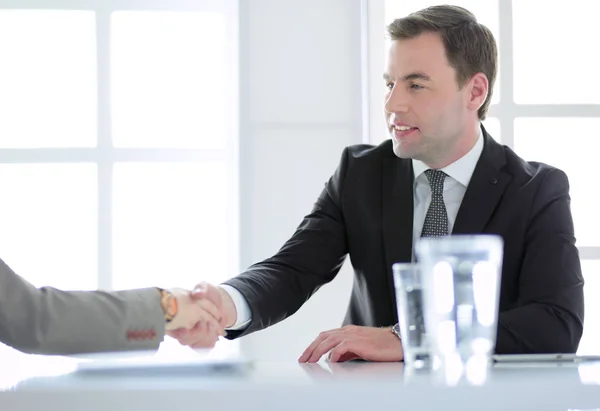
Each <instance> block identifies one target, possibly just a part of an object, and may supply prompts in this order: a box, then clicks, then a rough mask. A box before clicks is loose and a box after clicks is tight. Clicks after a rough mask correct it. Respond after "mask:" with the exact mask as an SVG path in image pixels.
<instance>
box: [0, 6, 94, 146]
mask: <svg viewBox="0 0 600 411" xmlns="http://www.w3.org/2000/svg"><path fill="white" fill-rule="evenodd" d="M95 36H96V28H95V20H94V13H93V12H88V11H51V10H0V59H1V61H2V63H1V64H0V90H2V92H1V93H0V136H2V138H1V139H0V146H1V147H4V148H37V147H91V146H94V145H95V144H96V94H97V93H96V38H95Z"/></svg>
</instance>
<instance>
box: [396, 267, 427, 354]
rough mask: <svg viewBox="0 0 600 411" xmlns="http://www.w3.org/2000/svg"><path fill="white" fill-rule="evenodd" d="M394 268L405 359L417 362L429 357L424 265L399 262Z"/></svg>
mask: <svg viewBox="0 0 600 411" xmlns="http://www.w3.org/2000/svg"><path fill="white" fill-rule="evenodd" d="M392 271H393V273H394V286H395V289H396V307H397V310H398V321H399V323H400V337H401V339H402V350H403V351H404V362H405V363H408V364H413V365H414V364H417V362H419V361H426V360H428V358H429V348H428V344H427V333H426V332H425V318H424V314H423V283H422V278H421V267H420V266H419V265H418V264H415V263H396V264H394V265H393V266H392Z"/></svg>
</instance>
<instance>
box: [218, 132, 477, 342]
mask: <svg viewBox="0 0 600 411" xmlns="http://www.w3.org/2000/svg"><path fill="white" fill-rule="evenodd" d="M482 152H483V136H482V133H481V131H479V137H478V138H477V142H476V143H475V145H474V146H473V148H472V149H471V150H470V151H469V152H468V153H467V154H465V155H464V156H463V157H461V158H459V159H458V160H456V161H455V162H454V163H452V164H450V165H448V166H446V167H444V168H442V169H441V170H440V171H443V172H444V173H446V175H447V177H446V179H445V180H444V203H445V204H446V212H447V213H448V232H449V233H452V229H453V228H454V222H455V221H456V215H457V214H458V209H459V208H460V204H461V203H462V200H463V197H464V196H465V192H466V191H467V186H468V185H469V181H471V177H472V176H473V171H475V166H476V165H477V162H478V161H479V157H480V156H481V153H482ZM412 165H413V172H414V175H415V182H414V186H413V200H414V215H413V252H414V245H415V244H417V241H418V240H419V238H421V231H422V230H423V224H424V222H425V214H427V208H429V204H430V203H431V188H430V186H429V181H428V180H427V176H425V171H426V170H428V169H429V167H428V166H427V165H426V164H425V163H423V162H422V161H419V160H412ZM221 287H223V289H225V291H227V293H228V294H229V295H230V296H231V298H232V300H233V303H234V304H235V310H236V312H237V321H236V323H235V324H234V325H233V326H232V327H230V328H229V329H230V330H240V329H244V328H245V327H246V326H247V325H248V324H249V323H250V321H251V320H252V314H251V312H250V307H249V306H248V302H247V301H246V299H245V298H244V296H243V295H242V293H240V292H239V291H238V290H237V289H236V288H234V287H231V286H229V285H226V284H222V285H221Z"/></svg>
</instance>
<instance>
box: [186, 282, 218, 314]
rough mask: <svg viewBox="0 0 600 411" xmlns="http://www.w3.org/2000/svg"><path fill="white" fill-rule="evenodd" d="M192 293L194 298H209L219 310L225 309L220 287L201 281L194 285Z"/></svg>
mask: <svg viewBox="0 0 600 411" xmlns="http://www.w3.org/2000/svg"><path fill="white" fill-rule="evenodd" d="M190 295H191V297H192V299H193V300H201V299H207V300H209V301H211V302H212V303H213V304H214V305H215V306H216V307H217V309H218V310H219V311H220V310H222V309H223V304H222V301H221V293H219V289H218V288H217V287H215V286H214V285H211V284H208V283H200V284H198V285H197V286H196V287H194V289H193V290H192V292H191V294H190Z"/></svg>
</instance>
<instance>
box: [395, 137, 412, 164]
mask: <svg viewBox="0 0 600 411" xmlns="http://www.w3.org/2000/svg"><path fill="white" fill-rule="evenodd" d="M392 148H393V150H394V154H396V157H399V158H404V159H412V158H414V153H413V150H410V149H409V148H408V147H407V146H406V144H404V143H401V142H399V141H398V140H396V139H395V138H393V137H392Z"/></svg>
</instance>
